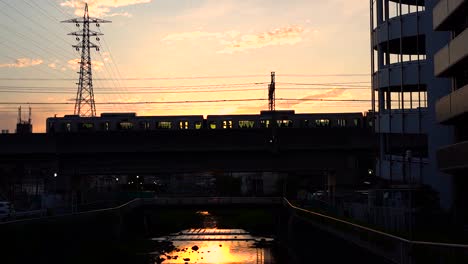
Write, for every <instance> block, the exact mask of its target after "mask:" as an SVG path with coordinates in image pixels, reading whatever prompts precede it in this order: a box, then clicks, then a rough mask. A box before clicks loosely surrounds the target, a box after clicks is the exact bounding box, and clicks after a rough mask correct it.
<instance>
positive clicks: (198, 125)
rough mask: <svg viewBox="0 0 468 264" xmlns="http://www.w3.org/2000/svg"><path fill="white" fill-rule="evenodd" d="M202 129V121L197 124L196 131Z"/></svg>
mask: <svg viewBox="0 0 468 264" xmlns="http://www.w3.org/2000/svg"><path fill="white" fill-rule="evenodd" d="M201 128H202V122H201V121H197V122H195V129H201Z"/></svg>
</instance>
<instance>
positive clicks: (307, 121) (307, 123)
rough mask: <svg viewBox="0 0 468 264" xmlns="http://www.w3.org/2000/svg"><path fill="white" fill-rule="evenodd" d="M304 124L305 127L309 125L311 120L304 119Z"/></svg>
mask: <svg viewBox="0 0 468 264" xmlns="http://www.w3.org/2000/svg"><path fill="white" fill-rule="evenodd" d="M302 126H303V127H309V120H307V119H304V120H303V121H302Z"/></svg>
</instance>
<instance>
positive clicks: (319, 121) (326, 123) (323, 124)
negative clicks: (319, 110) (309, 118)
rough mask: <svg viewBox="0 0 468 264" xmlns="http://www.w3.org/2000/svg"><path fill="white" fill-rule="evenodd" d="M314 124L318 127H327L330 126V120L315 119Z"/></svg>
mask: <svg viewBox="0 0 468 264" xmlns="http://www.w3.org/2000/svg"><path fill="white" fill-rule="evenodd" d="M315 124H316V125H317V126H318V127H328V126H330V119H317V120H315Z"/></svg>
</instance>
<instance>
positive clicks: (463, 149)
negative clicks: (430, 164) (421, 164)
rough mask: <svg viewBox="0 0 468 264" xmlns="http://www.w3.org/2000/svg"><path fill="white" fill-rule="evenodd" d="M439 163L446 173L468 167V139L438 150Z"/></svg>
mask: <svg viewBox="0 0 468 264" xmlns="http://www.w3.org/2000/svg"><path fill="white" fill-rule="evenodd" d="M437 165H438V166H439V169H440V170H441V171H443V172H446V173H454V172H457V171H460V172H462V171H464V170H467V169H468V141H465V142H460V143H457V144H453V145H449V146H445V147H442V148H440V149H439V150H438V151H437Z"/></svg>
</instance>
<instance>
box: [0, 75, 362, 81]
mask: <svg viewBox="0 0 468 264" xmlns="http://www.w3.org/2000/svg"><path fill="white" fill-rule="evenodd" d="M367 75H368V74H366V75H361V74H355V75H350V74H329V75H308V76H307V75H304V76H300V77H352V76H356V77H362V76H367ZM278 76H280V77H298V76H296V75H287V74H286V75H283V74H282V75H278ZM261 77H265V75H226V76H177V77H123V78H120V80H125V81H156V80H197V79H236V78H239V79H241V78H261ZM0 80H3V81H69V80H72V79H56V78H14V77H3V78H0ZM93 80H94V79H93ZM101 80H103V81H105V80H110V79H103V78H101Z"/></svg>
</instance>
